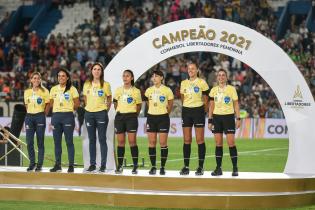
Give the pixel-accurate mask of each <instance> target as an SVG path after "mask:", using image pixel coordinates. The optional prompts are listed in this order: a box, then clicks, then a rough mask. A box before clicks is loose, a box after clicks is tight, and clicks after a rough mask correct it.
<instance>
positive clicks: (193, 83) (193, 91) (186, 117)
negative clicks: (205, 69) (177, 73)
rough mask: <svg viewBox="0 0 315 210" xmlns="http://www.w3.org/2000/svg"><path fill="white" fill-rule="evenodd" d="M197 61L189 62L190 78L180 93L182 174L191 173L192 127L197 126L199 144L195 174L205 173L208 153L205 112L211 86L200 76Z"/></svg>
mask: <svg viewBox="0 0 315 210" xmlns="http://www.w3.org/2000/svg"><path fill="white" fill-rule="evenodd" d="M198 71H199V70H198V66H197V63H193V62H192V63H190V64H188V75H189V79H186V80H184V81H182V82H181V85H180V95H181V100H182V103H183V108H182V126H183V135H184V145H183V153H184V164H185V166H184V167H183V168H182V170H181V171H180V174H181V175H188V174H189V161H190V152H191V142H192V127H193V126H194V127H195V134H196V141H197V144H198V157H199V166H198V168H197V169H196V172H195V174H196V175H197V176H199V175H203V164H204V159H205V154H206V145H205V141H204V127H205V112H206V111H208V94H209V86H208V84H207V83H206V81H205V80H203V79H201V78H199V72H198Z"/></svg>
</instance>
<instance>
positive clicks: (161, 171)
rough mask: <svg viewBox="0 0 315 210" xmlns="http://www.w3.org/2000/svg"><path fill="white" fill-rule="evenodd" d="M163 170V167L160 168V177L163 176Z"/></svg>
mask: <svg viewBox="0 0 315 210" xmlns="http://www.w3.org/2000/svg"><path fill="white" fill-rule="evenodd" d="M165 173H166V172H165V168H164V167H161V168H160V175H165Z"/></svg>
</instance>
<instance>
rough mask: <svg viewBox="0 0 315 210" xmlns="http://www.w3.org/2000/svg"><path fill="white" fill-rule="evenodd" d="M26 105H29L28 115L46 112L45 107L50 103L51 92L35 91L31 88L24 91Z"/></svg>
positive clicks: (43, 89) (42, 89)
mask: <svg viewBox="0 0 315 210" xmlns="http://www.w3.org/2000/svg"><path fill="white" fill-rule="evenodd" d="M24 103H25V105H27V113H30V114H36V113H40V112H44V111H45V105H46V104H47V103H49V91H48V90H47V89H46V88H44V87H43V88H39V89H38V90H37V91H34V90H33V89H32V88H29V89H27V90H25V91H24Z"/></svg>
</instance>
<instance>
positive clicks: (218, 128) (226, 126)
mask: <svg viewBox="0 0 315 210" xmlns="http://www.w3.org/2000/svg"><path fill="white" fill-rule="evenodd" d="M223 132H224V133H225V134H230V133H232V134H234V133H235V118H234V114H227V115H216V114H214V115H213V127H212V133H223Z"/></svg>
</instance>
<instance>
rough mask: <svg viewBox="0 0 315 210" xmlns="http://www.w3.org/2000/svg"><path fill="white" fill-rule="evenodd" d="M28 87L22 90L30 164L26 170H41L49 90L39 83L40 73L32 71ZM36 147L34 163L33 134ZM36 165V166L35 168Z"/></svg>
mask: <svg viewBox="0 0 315 210" xmlns="http://www.w3.org/2000/svg"><path fill="white" fill-rule="evenodd" d="M30 81H31V82H30V88H28V89H26V90H25V92H24V103H25V106H26V110H27V114H26V117H25V129H26V143H27V152H28V156H29V159H30V165H29V167H28V168H27V171H33V170H34V169H35V171H41V170H42V165H43V161H44V154H45V146H44V138H45V129H46V117H45V114H46V115H47V114H48V112H49V91H48V90H47V89H46V88H45V87H43V86H42V84H41V75H40V73H39V72H34V73H33V74H32V75H31V78H30ZM35 133H36V138H37V147H38V162H37V165H36V163H35V151H34V134H35ZM35 166H36V168H35Z"/></svg>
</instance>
